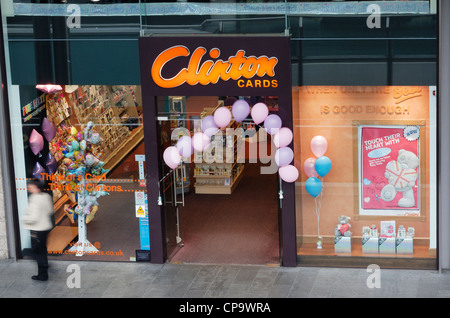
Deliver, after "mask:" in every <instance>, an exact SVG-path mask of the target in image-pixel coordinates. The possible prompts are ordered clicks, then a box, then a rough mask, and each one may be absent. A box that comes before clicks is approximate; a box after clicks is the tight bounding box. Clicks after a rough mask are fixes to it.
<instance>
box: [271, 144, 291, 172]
mask: <svg viewBox="0 0 450 318" xmlns="http://www.w3.org/2000/svg"><path fill="white" fill-rule="evenodd" d="M292 160H294V152H293V151H292V149H291V148H289V147H283V148H280V149H278V150H277V151H276V152H275V162H276V164H277V165H278V166H279V167H284V166H287V165H288V164H290V163H291V162H292Z"/></svg>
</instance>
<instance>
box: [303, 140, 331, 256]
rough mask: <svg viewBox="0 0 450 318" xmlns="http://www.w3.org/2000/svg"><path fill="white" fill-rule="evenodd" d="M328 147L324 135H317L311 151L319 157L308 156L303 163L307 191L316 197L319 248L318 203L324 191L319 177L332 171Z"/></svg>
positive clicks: (320, 243)
mask: <svg viewBox="0 0 450 318" xmlns="http://www.w3.org/2000/svg"><path fill="white" fill-rule="evenodd" d="M327 148H328V142H327V140H326V139H325V138H324V137H323V136H315V137H314V138H313V139H312V140H311V151H312V152H313V153H314V155H315V156H316V157H317V158H308V159H306V160H305V162H304V163H303V171H304V172H305V174H306V175H307V176H308V180H306V182H305V189H306V192H307V193H308V194H309V195H311V196H312V197H313V198H314V203H315V208H316V217H317V233H318V236H319V241H318V242H317V248H319V249H320V248H322V241H321V236H320V226H319V220H320V202H319V205H318V203H317V197H318V196H319V195H321V194H322V193H323V181H321V180H319V179H318V177H321V178H322V180H323V177H325V176H326V175H327V174H328V173H329V172H330V171H331V166H332V165H331V160H330V158H328V157H327V156H324V154H325V153H326V151H327Z"/></svg>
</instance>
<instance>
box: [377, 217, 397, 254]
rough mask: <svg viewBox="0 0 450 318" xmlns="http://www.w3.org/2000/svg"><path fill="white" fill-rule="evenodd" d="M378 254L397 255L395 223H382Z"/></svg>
mask: <svg viewBox="0 0 450 318" xmlns="http://www.w3.org/2000/svg"><path fill="white" fill-rule="evenodd" d="M378 252H379V253H380V254H395V221H381V222H380V238H379V239H378Z"/></svg>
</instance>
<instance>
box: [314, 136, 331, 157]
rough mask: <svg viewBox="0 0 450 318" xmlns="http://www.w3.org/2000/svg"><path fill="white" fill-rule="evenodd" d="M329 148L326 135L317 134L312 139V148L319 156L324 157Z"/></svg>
mask: <svg viewBox="0 0 450 318" xmlns="http://www.w3.org/2000/svg"><path fill="white" fill-rule="evenodd" d="M327 148H328V143H327V140H326V139H325V137H322V136H315V137H314V138H313V139H312V140H311V150H312V152H313V153H314V155H315V156H316V157H317V158H319V157H322V156H323V155H324V154H325V152H327Z"/></svg>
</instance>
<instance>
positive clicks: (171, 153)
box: [163, 146, 181, 169]
mask: <svg viewBox="0 0 450 318" xmlns="http://www.w3.org/2000/svg"><path fill="white" fill-rule="evenodd" d="M163 159H164V162H165V163H166V165H168V166H169V167H170V168H172V169H175V168H176V167H178V165H179V164H180V162H181V155H180V153H179V152H178V149H177V147H175V146H170V147H167V148H166V150H164V153H163Z"/></svg>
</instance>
